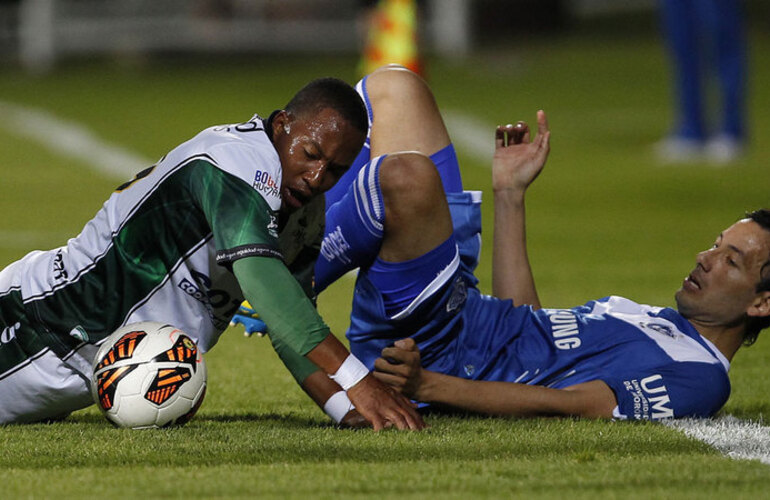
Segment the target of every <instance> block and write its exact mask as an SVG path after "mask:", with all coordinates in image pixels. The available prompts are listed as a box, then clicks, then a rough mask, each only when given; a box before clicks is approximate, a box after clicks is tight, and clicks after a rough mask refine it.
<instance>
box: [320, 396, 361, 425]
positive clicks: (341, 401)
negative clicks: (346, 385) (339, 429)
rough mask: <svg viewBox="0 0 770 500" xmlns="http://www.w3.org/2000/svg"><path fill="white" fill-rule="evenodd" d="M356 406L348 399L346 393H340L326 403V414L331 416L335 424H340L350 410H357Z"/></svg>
mask: <svg viewBox="0 0 770 500" xmlns="http://www.w3.org/2000/svg"><path fill="white" fill-rule="evenodd" d="M355 408H356V407H355V406H353V403H351V402H350V399H348V395H347V394H346V393H345V391H338V392H335V393H334V394H332V396H331V397H330V398H329V399H327V400H326V403H324V413H326V414H327V415H329V417H331V419H332V420H334V423H336V424H339V423H340V422H341V421H342V419H343V418H345V415H347V414H348V412H349V411H350V410H355Z"/></svg>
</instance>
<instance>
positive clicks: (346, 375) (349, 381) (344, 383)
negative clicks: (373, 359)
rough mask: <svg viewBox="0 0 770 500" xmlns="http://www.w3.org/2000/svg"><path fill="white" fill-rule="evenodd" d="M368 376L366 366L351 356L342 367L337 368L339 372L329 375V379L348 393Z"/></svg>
mask: <svg viewBox="0 0 770 500" xmlns="http://www.w3.org/2000/svg"><path fill="white" fill-rule="evenodd" d="M368 374H369V370H368V369H367V368H366V366H365V365H364V364H363V363H362V362H361V361H359V359H358V358H357V357H355V356H353V355H352V354H350V355H348V357H347V358H345V361H343V362H342V364H341V365H340V367H339V368H337V372H336V373H335V374H334V375H329V378H331V379H332V380H334V381H335V382H337V384H339V386H340V387H342V389H343V390H345V391H347V390H348V389H350V388H351V387H353V386H354V385H356V384H357V383H359V382H360V381H361V379H362V378H364V377H366V376H367V375H368Z"/></svg>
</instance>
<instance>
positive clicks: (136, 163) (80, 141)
mask: <svg viewBox="0 0 770 500" xmlns="http://www.w3.org/2000/svg"><path fill="white" fill-rule="evenodd" d="M0 115H2V116H3V120H0V126H3V127H4V128H5V129H6V130H8V131H9V132H10V133H14V134H18V135H21V136H24V137H27V138H29V139H32V140H34V141H37V142H39V143H41V144H43V145H44V146H46V147H48V148H49V149H51V150H53V151H55V152H57V153H60V154H65V155H67V156H70V157H74V158H77V159H79V160H81V161H84V162H85V163H86V164H87V165H89V166H90V167H92V168H94V169H96V170H97V171H99V172H100V173H102V174H106V175H111V176H115V177H121V178H129V177H131V176H133V175H134V174H135V173H136V172H138V171H140V170H142V169H143V168H145V167H146V166H147V165H150V164H151V163H152V161H151V160H147V159H146V158H143V157H141V156H138V155H136V154H134V153H132V152H131V151H128V150H126V149H124V148H122V147H120V146H116V145H113V144H110V143H108V142H106V141H104V140H102V139H100V138H98V137H97V136H96V135H94V134H93V132H91V131H90V130H89V129H87V128H85V127H83V126H82V125H80V124H78V123H75V122H73V121H69V120H64V119H61V118H58V117H56V116H54V115H53V114H51V113H48V112H46V111H41V110H35V109H30V108H26V107H23V106H17V105H14V104H10V103H6V102H2V101H0ZM443 115H444V121H445V123H446V125H447V128H448V129H449V132H450V135H451V136H452V140H453V141H454V143H455V144H456V145H457V146H458V147H459V148H461V149H463V150H464V151H466V153H468V154H471V155H473V156H476V157H478V158H479V159H480V160H482V161H483V162H484V164H485V165H487V164H489V165H490V166H491V158H492V153H493V151H494V127H493V126H491V125H487V124H485V123H483V122H481V121H480V120H478V119H476V118H474V117H472V116H469V115H466V114H464V113H462V112H458V111H451V110H448V111H444V113H443ZM0 236H3V238H2V239H4V240H5V241H6V242H8V241H13V240H16V242H17V243H19V244H22V243H24V244H27V243H30V242H31V241H33V240H38V239H44V238H48V237H49V236H56V235H53V234H51V235H43V234H37V233H35V234H31V233H29V234H28V233H24V232H19V233H13V234H9V233H7V232H5V233H3V234H0ZM349 275H354V273H353V272H351V273H349ZM667 425H669V426H671V427H672V428H675V429H679V430H680V431H682V432H684V433H685V434H686V435H688V436H690V437H692V438H695V439H699V440H701V441H704V442H706V443H708V444H709V445H711V446H713V447H715V448H716V449H717V450H719V451H721V452H722V453H724V454H725V455H727V456H729V457H731V458H738V459H748V460H760V461H761V462H763V463H766V464H770V428H768V427H764V426H762V425H760V424H758V423H755V422H747V421H743V420H740V419H737V418H735V417H732V416H727V417H720V418H716V419H702V420H693V419H684V420H675V421H671V422H667Z"/></svg>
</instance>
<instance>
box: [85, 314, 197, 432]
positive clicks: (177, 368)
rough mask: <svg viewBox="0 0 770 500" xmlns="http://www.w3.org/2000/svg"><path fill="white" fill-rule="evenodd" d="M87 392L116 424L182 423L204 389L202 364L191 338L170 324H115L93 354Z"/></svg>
mask: <svg viewBox="0 0 770 500" xmlns="http://www.w3.org/2000/svg"><path fill="white" fill-rule="evenodd" d="M91 394H92V396H93V398H94V401H95V402H96V404H97V405H98V406H99V409H100V410H101V411H102V413H104V416H106V417H107V420H109V421H110V422H112V423H113V424H115V425H116V426H117V427H129V428H131V429H146V428H154V427H166V426H170V425H182V424H184V423H186V422H187V421H188V420H190V419H191V418H192V417H193V415H195V412H196V411H197V410H198V408H199V407H200V405H201V403H202V402H203V396H204V395H205V394H206V364H205V363H204V361H203V356H202V355H201V352H200V351H199V350H198V347H197V346H196V345H195V342H193V340H192V339H191V338H190V337H188V336H187V335H186V334H185V333H184V332H182V331H181V330H178V329H176V328H174V327H173V326H171V325H167V324H163V323H157V322H153V321H145V322H141V323H133V324H130V325H126V326H123V327H121V328H118V329H117V330H116V331H115V332H114V333H113V334H112V335H110V336H109V337H107V339H106V340H105V341H104V344H102V346H101V347H100V348H99V351H98V352H97V354H96V358H95V360H94V371H93V375H92V376H91Z"/></svg>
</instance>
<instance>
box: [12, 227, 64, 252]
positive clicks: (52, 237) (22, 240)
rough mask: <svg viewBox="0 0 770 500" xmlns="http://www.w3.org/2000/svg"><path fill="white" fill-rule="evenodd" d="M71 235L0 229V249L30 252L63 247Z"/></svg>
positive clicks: (60, 232) (59, 232) (55, 232)
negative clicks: (36, 249)
mask: <svg viewBox="0 0 770 500" xmlns="http://www.w3.org/2000/svg"><path fill="white" fill-rule="evenodd" d="M72 236H73V235H72V234H70V233H64V232H62V231H27V230H19V231H13V230H6V229H0V248H6V249H11V250H31V249H33V248H43V247H45V248H49V247H53V246H54V245H63V244H64V243H66V242H67V240H68V239H69V238H71V237H72Z"/></svg>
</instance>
